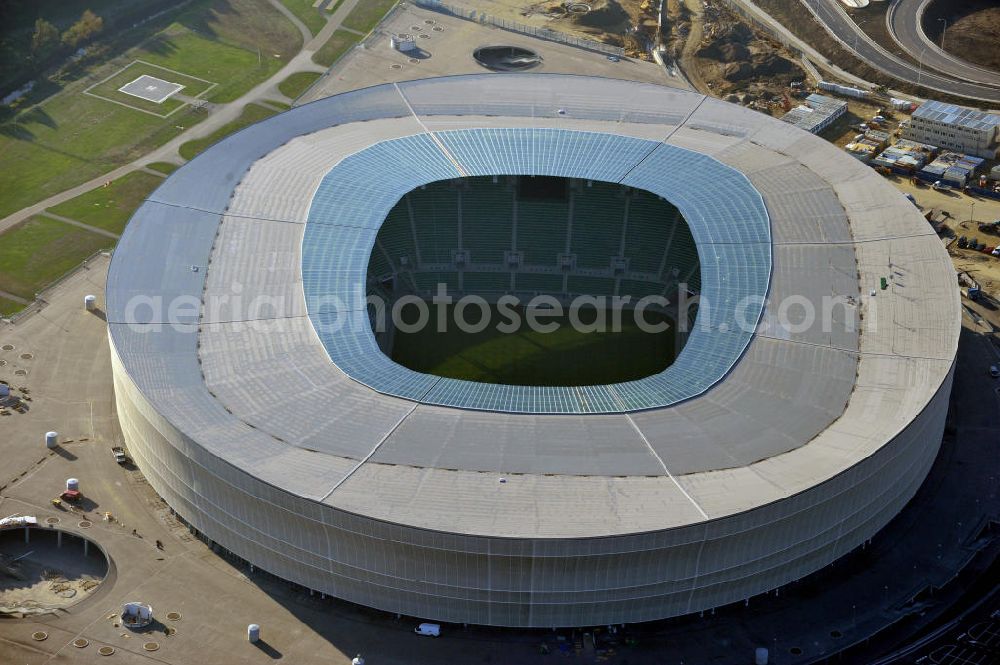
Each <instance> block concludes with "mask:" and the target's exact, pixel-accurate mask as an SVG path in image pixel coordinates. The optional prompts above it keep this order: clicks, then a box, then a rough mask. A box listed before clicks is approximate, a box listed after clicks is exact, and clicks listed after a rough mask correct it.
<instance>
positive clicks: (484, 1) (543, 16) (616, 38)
mask: <svg viewBox="0 0 1000 665" xmlns="http://www.w3.org/2000/svg"><path fill="white" fill-rule="evenodd" d="M453 2H454V4H455V5H457V6H460V7H464V8H467V9H475V10H478V11H480V12H482V13H485V14H488V15H490V16H495V17H497V18H503V19H507V20H510V21H516V22H518V23H523V24H525V25H529V26H532V27H534V28H548V29H550V30H556V31H559V32H565V33H568V34H572V35H577V36H580V37H586V38H588V39H595V40H597V41H602V42H606V43H608V44H615V45H616V46H624V47H625V49H626V55H628V56H629V57H642V58H645V59H650V58H649V55H648V48H646V45H645V43H644V42H645V41H646V40H650V39H653V38H655V33H656V10H657V8H658V7H659V0H655V1H653V0H587V1H586V2H580V3H578V4H579V5H581V6H582V5H586V6H589V7H590V11H570V10H568V9H567V6H569V5H573V4H574V3H573V2H572V1H564V0H540V1H536V2H532V0H475V1H474V0H453ZM633 26H639V27H640V30H639V37H638V38H635V37H634V36H633V35H632V34H629V33H631V30H632V28H633Z"/></svg>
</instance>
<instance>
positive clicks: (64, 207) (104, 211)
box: [49, 171, 163, 235]
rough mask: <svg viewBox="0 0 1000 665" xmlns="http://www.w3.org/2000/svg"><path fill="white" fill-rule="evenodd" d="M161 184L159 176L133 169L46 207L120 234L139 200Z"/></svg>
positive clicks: (137, 205)
mask: <svg viewBox="0 0 1000 665" xmlns="http://www.w3.org/2000/svg"><path fill="white" fill-rule="evenodd" d="M162 184H163V178H161V177H159V176H155V175H152V174H151V173H143V172H142V171H132V173H129V174H127V175H124V176H122V177H121V178H118V180H115V181H114V182H112V183H111V184H110V185H108V186H107V187H98V188H97V189H92V190H90V191H89V192H87V193H86V194H81V195H80V196H77V197H76V198H73V199H70V200H69V201H66V202H65V203H60V204H59V205H57V206H55V207H54V208H49V211H51V212H54V213H55V214H57V215H62V216H63V217H69V218H70V219H75V220H76V221H78V222H83V223H84V224H89V225H90V226H96V227H97V228H99V229H104V230H105V231H111V232H112V233H117V234H119V235H121V232H122V231H124V230H125V224H127V223H128V220H129V218H130V217H131V216H132V213H133V212H135V210H136V208H138V207H139V204H141V203H142V202H143V200H145V198H146V197H147V196H149V194H150V193H151V192H152V191H153V190H154V189H156V188H157V187H159V186H160V185H162Z"/></svg>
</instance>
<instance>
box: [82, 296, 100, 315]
mask: <svg viewBox="0 0 1000 665" xmlns="http://www.w3.org/2000/svg"><path fill="white" fill-rule="evenodd" d="M83 306H84V307H86V308H87V311H88V312H93V311H94V310H95V309H96V308H97V296H84V297H83Z"/></svg>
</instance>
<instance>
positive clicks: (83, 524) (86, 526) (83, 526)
mask: <svg viewBox="0 0 1000 665" xmlns="http://www.w3.org/2000/svg"><path fill="white" fill-rule="evenodd" d="M93 525H94V523H93V522H88V521H87V520H83V521H81V522H80V524H79V525H78V526H79V527H80V528H81V529H89V528H90V527H92V526H93Z"/></svg>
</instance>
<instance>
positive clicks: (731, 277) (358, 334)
mask: <svg viewBox="0 0 1000 665" xmlns="http://www.w3.org/2000/svg"><path fill="white" fill-rule="evenodd" d="M435 136H436V137H437V139H438V141H440V145H438V144H437V143H435V141H434V139H433V138H432V137H431V136H429V135H427V134H421V135H416V136H410V137H406V138H401V139H394V140H390V141H384V142H382V143H379V144H376V145H374V146H372V147H370V148H368V149H366V150H363V151H361V152H359V153H356V154H355V155H352V156H350V157H348V158H346V159H344V160H343V161H342V162H340V163H339V164H338V165H337V166H336V167H334V168H333V169H332V170H331V171H330V172H329V173H328V174H327V175H326V177H325V178H324V179H323V182H322V183H321V185H320V187H319V188H318V190H317V192H316V195H315V198H314V200H313V204H312V208H311V209H310V213H309V219H308V222H307V224H306V230H305V236H304V239H303V245H302V273H303V286H304V290H305V297H306V305H307V307H308V310H309V316H310V319H311V321H312V323H313V326H314V328H315V330H316V332H317V334H318V336H319V338H320V340H321V341H322V343H323V345H324V347H325V348H326V350H327V353H328V354H329V356H330V358H331V360H332V361H333V362H334V363H335V364H336V365H337V366H338V367H339V368H340V369H341V370H342V371H344V372H345V373H346V374H347V375H348V376H350V377H352V378H353V379H354V380H356V381H358V382H360V383H362V384H364V385H366V386H369V387H371V388H372V389H374V390H377V391H379V392H381V393H385V394H388V395H394V396H397V397H402V398H405V399H411V400H415V401H419V402H422V403H426V404H435V405H441V406H451V407H458V408H467V409H479V410H489V411H505V412H518V413H621V412H628V411H637V410H643V409H651V408H659V407H664V406H669V405H670V404H675V403H677V402H681V401H684V400H687V399H690V398H692V397H695V396H697V395H699V394H701V393H703V392H705V391H706V390H707V389H708V388H710V387H711V386H712V385H714V384H715V383H717V382H718V381H719V380H720V379H722V378H723V377H724V376H725V375H726V373H727V372H729V370H730V369H731V368H732V367H733V365H734V364H735V363H736V362H737V361H738V360H739V358H740V356H741V355H742V353H743V351H744V350H745V349H746V347H747V345H748V344H749V342H750V340H751V338H752V336H753V328H754V327H755V325H756V322H757V321H758V319H759V317H760V313H761V311H762V308H763V302H764V299H765V297H766V295H767V291H768V286H769V283H770V274H771V231H770V222H769V219H768V216H767V211H766V209H765V207H764V203H763V201H762V199H761V196H760V194H759V193H758V192H757V190H756V189H755V188H754V187H753V186H752V185H751V184H750V182H749V181H748V180H747V179H746V177H744V176H743V175H742V174H741V173H739V172H738V171H736V170H735V169H732V168H731V167H728V166H726V165H724V164H722V163H720V162H718V161H716V160H714V159H712V158H711V157H708V156H705V155H702V154H699V153H695V152H691V151H689V150H685V149H683V148H678V147H675V146H671V145H667V144H663V143H660V142H657V141H648V140H643V139H636V138H631V137H625V136H618V135H614V134H605V133H596V132H577V131H570V130H562V129H537V128H517V129H468V130H455V131H446V132H439V133H437V134H436V135H435ZM445 151H447V154H446V153H445ZM456 163H457V165H458V166H460V167H461V169H462V170H463V171H464V172H465V173H467V174H468V175H555V176H563V177H567V178H580V179H588V180H599V181H607V182H615V183H621V184H624V185H629V186H631V187H636V188H640V189H644V190H647V191H649V192H652V193H653V194H657V195H659V196H662V197H663V198H665V199H667V200H669V201H670V202H671V203H673V204H674V205H676V206H677V207H678V208H679V209H680V211H681V214H682V215H683V216H684V218H685V220H686V221H687V223H688V225H689V227H690V229H691V233H692V235H693V237H694V240H695V244H696V246H697V248H698V255H699V259H700V261H701V272H702V277H701V284H702V289H701V294H702V302H701V305H700V308H699V314H698V320H697V324H696V329H695V330H694V331H692V333H691V335H690V337H689V339H688V341H687V344H686V346H685V347H684V350H683V351H682V352H681V354H680V355H679V356H678V358H677V359H676V360H675V362H674V364H673V365H671V366H670V367H668V368H666V369H665V370H664V371H663V372H660V373H659V374H655V375H653V376H649V377H646V378H643V379H639V380H637V381H630V382H626V383H618V384H609V385H604V386H586V387H577V386H566V387H541V386H510V385H498V384H487V383H476V382H470V381H461V380H456V379H447V378H441V377H437V376H432V375H428V374H422V373H419V372H414V371H413V370H410V369H408V368H406V367H403V366H401V365H399V364H397V363H395V362H393V361H392V360H391V359H389V358H388V357H387V356H385V354H383V353H382V351H381V350H380V349H379V348H378V346H377V344H376V342H375V338H374V335H373V334H372V331H371V327H370V325H369V318H368V313H367V311H366V307H365V278H366V273H367V267H368V260H369V256H370V254H371V250H372V247H373V246H374V243H375V236H376V234H377V232H378V229H379V227H380V226H381V224H382V222H383V221H384V220H385V218H386V217H387V215H388V214H389V211H390V210H391V209H392V207H393V206H394V205H395V204H396V202H397V201H398V200H399V199H400V198H401V197H402V196H403V195H404V194H406V193H407V192H408V191H410V190H412V189H414V188H416V187H419V186H420V185H423V184H426V183H429V182H434V181H436V180H442V179H449V178H455V177H459V171H458V170H457V168H456Z"/></svg>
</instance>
